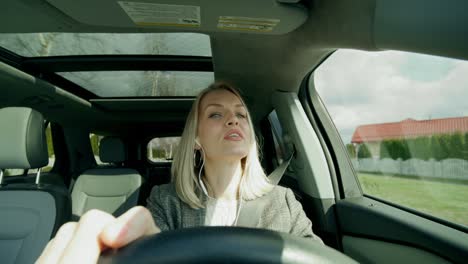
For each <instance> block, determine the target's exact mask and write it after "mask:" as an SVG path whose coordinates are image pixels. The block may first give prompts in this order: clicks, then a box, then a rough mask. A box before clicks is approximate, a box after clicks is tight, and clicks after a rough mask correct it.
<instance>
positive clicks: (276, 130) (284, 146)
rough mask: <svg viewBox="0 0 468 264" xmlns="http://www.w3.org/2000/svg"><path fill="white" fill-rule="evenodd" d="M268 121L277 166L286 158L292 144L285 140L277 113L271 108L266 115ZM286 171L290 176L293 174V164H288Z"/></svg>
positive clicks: (289, 153) (291, 149) (290, 151)
mask: <svg viewBox="0 0 468 264" xmlns="http://www.w3.org/2000/svg"><path fill="white" fill-rule="evenodd" d="M268 121H269V122H270V126H271V130H272V131H271V132H272V134H273V143H274V144H275V148H274V150H275V158H276V164H275V165H276V166H279V165H280V164H281V163H283V161H285V160H287V159H288V158H289V157H290V155H291V153H292V151H293V146H292V145H290V144H288V143H287V142H285V137H284V133H283V128H282V127H281V124H280V122H279V120H278V115H277V114H276V111H275V110H273V111H272V112H271V113H270V114H269V115H268ZM288 172H290V175H291V176H293V177H294V176H295V173H293V172H294V169H293V166H288Z"/></svg>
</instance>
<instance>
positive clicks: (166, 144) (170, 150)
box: [146, 137, 180, 162]
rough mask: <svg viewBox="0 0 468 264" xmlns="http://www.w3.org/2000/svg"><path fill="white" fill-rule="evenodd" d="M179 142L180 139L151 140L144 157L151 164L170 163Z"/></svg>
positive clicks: (163, 138) (160, 138) (159, 138)
mask: <svg viewBox="0 0 468 264" xmlns="http://www.w3.org/2000/svg"><path fill="white" fill-rule="evenodd" d="M179 141H180V137H158V138H153V139H152V140H150V142H148V145H147V147H146V149H147V152H146V153H147V155H146V157H147V158H148V160H149V161H151V162H171V161H172V159H173V157H174V152H175V150H176V148H177V146H178V145H179Z"/></svg>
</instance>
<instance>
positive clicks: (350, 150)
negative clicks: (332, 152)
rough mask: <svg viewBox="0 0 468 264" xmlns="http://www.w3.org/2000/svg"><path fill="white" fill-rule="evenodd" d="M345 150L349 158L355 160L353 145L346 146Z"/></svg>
mask: <svg viewBox="0 0 468 264" xmlns="http://www.w3.org/2000/svg"><path fill="white" fill-rule="evenodd" d="M346 150H347V151H348V155H349V157H351V158H356V149H355V148H354V145H353V144H346Z"/></svg>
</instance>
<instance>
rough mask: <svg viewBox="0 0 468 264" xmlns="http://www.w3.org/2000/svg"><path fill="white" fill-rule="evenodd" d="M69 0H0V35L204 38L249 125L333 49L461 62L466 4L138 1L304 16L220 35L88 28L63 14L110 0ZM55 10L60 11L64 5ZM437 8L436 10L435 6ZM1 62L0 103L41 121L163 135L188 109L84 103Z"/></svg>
mask: <svg viewBox="0 0 468 264" xmlns="http://www.w3.org/2000/svg"><path fill="white" fill-rule="evenodd" d="M58 2H62V3H61V5H62V10H60V9H58V8H57V7H55V6H54V4H57V3H58ZM73 2H76V1H71V0H66V1H55V0H50V1H45V0H6V1H2V9H0V33H12V32H14V33H17V32H111V33H126V32H138V33H141V32H185V31H190V32H200V33H205V34H208V35H210V38H211V46H212V54H213V59H212V60H213V69H214V72H215V78H216V79H217V80H227V81H229V82H231V83H233V84H234V85H235V86H237V87H238V88H239V89H240V90H241V91H242V93H243V94H244V96H245V97H246V101H247V103H248V105H249V107H250V109H251V111H252V112H253V113H254V121H259V120H260V119H262V118H263V117H265V116H266V115H267V114H268V113H269V112H270V111H271V109H272V106H271V102H270V96H271V94H272V92H273V91H276V90H281V91H289V92H298V89H299V87H300V84H301V82H302V81H303V79H304V77H305V76H306V74H307V73H308V72H310V71H311V70H313V69H314V68H315V67H316V66H317V65H319V64H320V62H321V61H323V60H324V59H325V58H326V57H327V56H328V55H329V54H330V53H331V52H333V51H334V50H336V49H338V48H352V49H361V50H371V51H378V50H385V49H396V50H406V51H415V52H421V53H429V54H435V55H442V56H448V57H456V58H461V59H468V29H467V26H466V25H468V16H466V15H465V14H464V11H463V10H468V3H467V1H462V0H460V1H450V3H448V2H446V1H436V0H430V1H426V0H414V1H403V0H387V1H384V0H362V1H349V0H323V1H319V0H317V1H286V0H280V1H275V0H262V1H258V4H254V3H253V2H257V1H250V0H249V1H221V0H219V1H216V2H217V3H218V4H217V5H214V4H213V3H214V1H208V0H205V1H201V0H198V1H195V0H192V1H190V0H185V1H166V0H164V1H163V0H161V1H158V0H145V1H144V2H152V3H171V4H179V3H180V4H184V5H197V6H200V8H201V10H209V13H210V15H211V16H219V15H220V14H223V13H222V12H224V13H225V12H226V10H225V9H226V8H227V9H228V10H234V11H233V12H234V13H235V14H236V15H238V16H242V15H244V14H243V12H247V13H246V14H245V15H244V16H254V15H255V14H257V13H258V14H259V16H260V17H271V16H272V14H269V10H275V11H274V12H278V11H277V10H278V8H280V9H279V10H281V8H282V7H284V8H286V9H288V8H289V9H294V10H295V11H297V10H299V11H297V12H298V16H299V15H300V14H301V13H300V12H305V13H304V14H305V17H304V19H305V21H304V22H301V21H300V23H299V24H297V23H298V19H291V21H285V23H286V26H285V27H284V28H286V29H282V30H286V31H288V30H289V32H279V33H278V32H270V33H268V32H267V33H246V32H236V31H221V30H218V29H216V26H215V25H211V27H209V26H206V27H200V29H191V30H187V29H186V28H182V30H181V29H180V28H167V27H136V26H135V27H118V26H102V25H88V24H84V23H80V22H78V21H77V20H75V19H74V18H72V17H70V16H69V15H67V12H72V11H73V9H77V12H78V11H80V10H81V11H80V12H81V13H83V10H84V11H86V10H93V8H101V9H102V10H101V13H102V17H104V18H105V17H106V15H105V10H106V9H105V8H106V5H109V6H110V5H115V2H116V1H110V0H106V1H102V3H100V4H99V6H98V7H96V6H92V5H89V7H88V6H87V5H86V3H87V2H89V1H85V2H81V1H80V3H79V4H77V3H78V2H76V3H73ZM100 2H101V1H100ZM140 2H141V1H140ZM230 2H234V3H235V4H234V6H229V5H233V4H232V3H230ZM280 2H283V3H280ZM287 2H291V3H292V4H286V3H287ZM296 2H297V3H296ZM51 3H52V4H51ZM226 5H227V7H226ZM63 6H65V7H66V8H67V9H66V10H68V11H67V12H64V11H63V10H64V9H63ZM278 6H279V7H278ZM234 7H235V9H234ZM229 8H231V9H229ZM78 9H80V10H78ZM218 9H219V10H218ZM296 9H297V10H296ZM441 9H443V10H444V12H440V10H441ZM70 10H71V11H70ZM218 11H219V14H218ZM271 12H273V11H271ZM288 12H289V11H288ZM275 14H276V13H275ZM202 15H203V13H202ZM273 15H274V14H273ZM286 18H287V17H286ZM286 20H287V19H286ZM299 20H300V19H299ZM288 23H290V25H288ZM296 24H297V25H296ZM0 61H3V62H5V63H7V64H10V66H13V67H10V66H8V65H6V64H1V63H0V72H1V73H2V75H1V76H0V87H1V88H0V89H2V91H6V95H7V96H2V98H0V107H2V106H11V105H25V106H31V107H33V108H36V109H38V110H39V111H41V112H43V113H44V115H45V116H46V117H47V118H48V119H50V120H52V121H57V122H60V123H62V124H64V125H70V126H73V125H76V124H79V125H80V126H83V127H89V128H90V129H92V130H95V131H102V132H107V133H112V131H120V132H122V133H125V131H127V130H128V131H130V130H134V129H135V128H136V127H138V126H139V127H141V128H143V127H144V128H145V129H147V130H150V131H158V130H159V131H160V130H161V126H159V125H158V124H161V123H162V122H163V123H164V124H166V127H165V131H162V133H168V134H170V133H171V132H176V131H180V129H181V128H182V126H183V121H184V119H185V116H186V114H187V111H188V110H189V107H190V102H191V100H190V99H187V98H183V99H180V100H174V101H173V102H172V105H173V108H174V109H172V110H171V113H170V114H168V113H167V108H166V106H167V104H166V105H164V103H162V101H163V100H161V99H154V100H151V99H146V100H143V101H142V100H137V99H131V100H125V99H121V100H117V99H114V100H111V101H108V102H106V101H104V102H95V103H91V102H89V101H88V100H86V99H83V98H80V97H78V96H77V95H76V94H73V92H67V91H64V90H62V89H59V88H57V87H56V86H54V85H51V84H49V83H47V82H44V81H41V80H40V77H41V76H36V78H33V77H31V76H30V75H28V74H22V73H20V72H18V71H17V70H15V69H14V67H15V65H14V64H12V63H9V61H8V59H7V58H5V56H4V57H3V58H1V59H0ZM364 74H365V73H364ZM38 91H40V92H39V93H38ZM4 94H5V92H4ZM158 100H159V101H158Z"/></svg>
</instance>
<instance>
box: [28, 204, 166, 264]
mask: <svg viewBox="0 0 468 264" xmlns="http://www.w3.org/2000/svg"><path fill="white" fill-rule="evenodd" d="M160 231H161V230H160V229H159V228H158V227H157V226H156V224H155V223H154V221H153V217H152V216H151V213H150V212H149V211H148V210H147V209H146V208H144V207H142V206H137V207H133V208H132V209H130V210H128V211H127V212H126V213H125V214H123V215H121V216H120V217H118V218H115V217H114V216H112V215H110V214H108V213H105V212H102V211H99V210H90V211H88V212H87V213H85V214H84V215H83V216H82V217H81V218H80V221H79V222H69V223H66V224H64V225H63V226H62V227H60V229H59V230H58V232H57V234H56V236H55V237H54V238H53V239H52V240H51V241H49V243H48V244H47V246H46V248H45V249H44V251H43V252H42V254H41V256H40V257H39V259H38V260H37V261H36V263H37V264H42V263H53V264H55V263H96V262H97V260H98V258H99V255H100V254H101V252H102V251H104V250H106V249H109V248H110V249H117V248H121V247H123V246H125V245H127V244H129V243H130V242H132V241H135V240H136V239H138V238H141V237H144V236H147V235H153V234H156V233H159V232H160Z"/></svg>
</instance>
